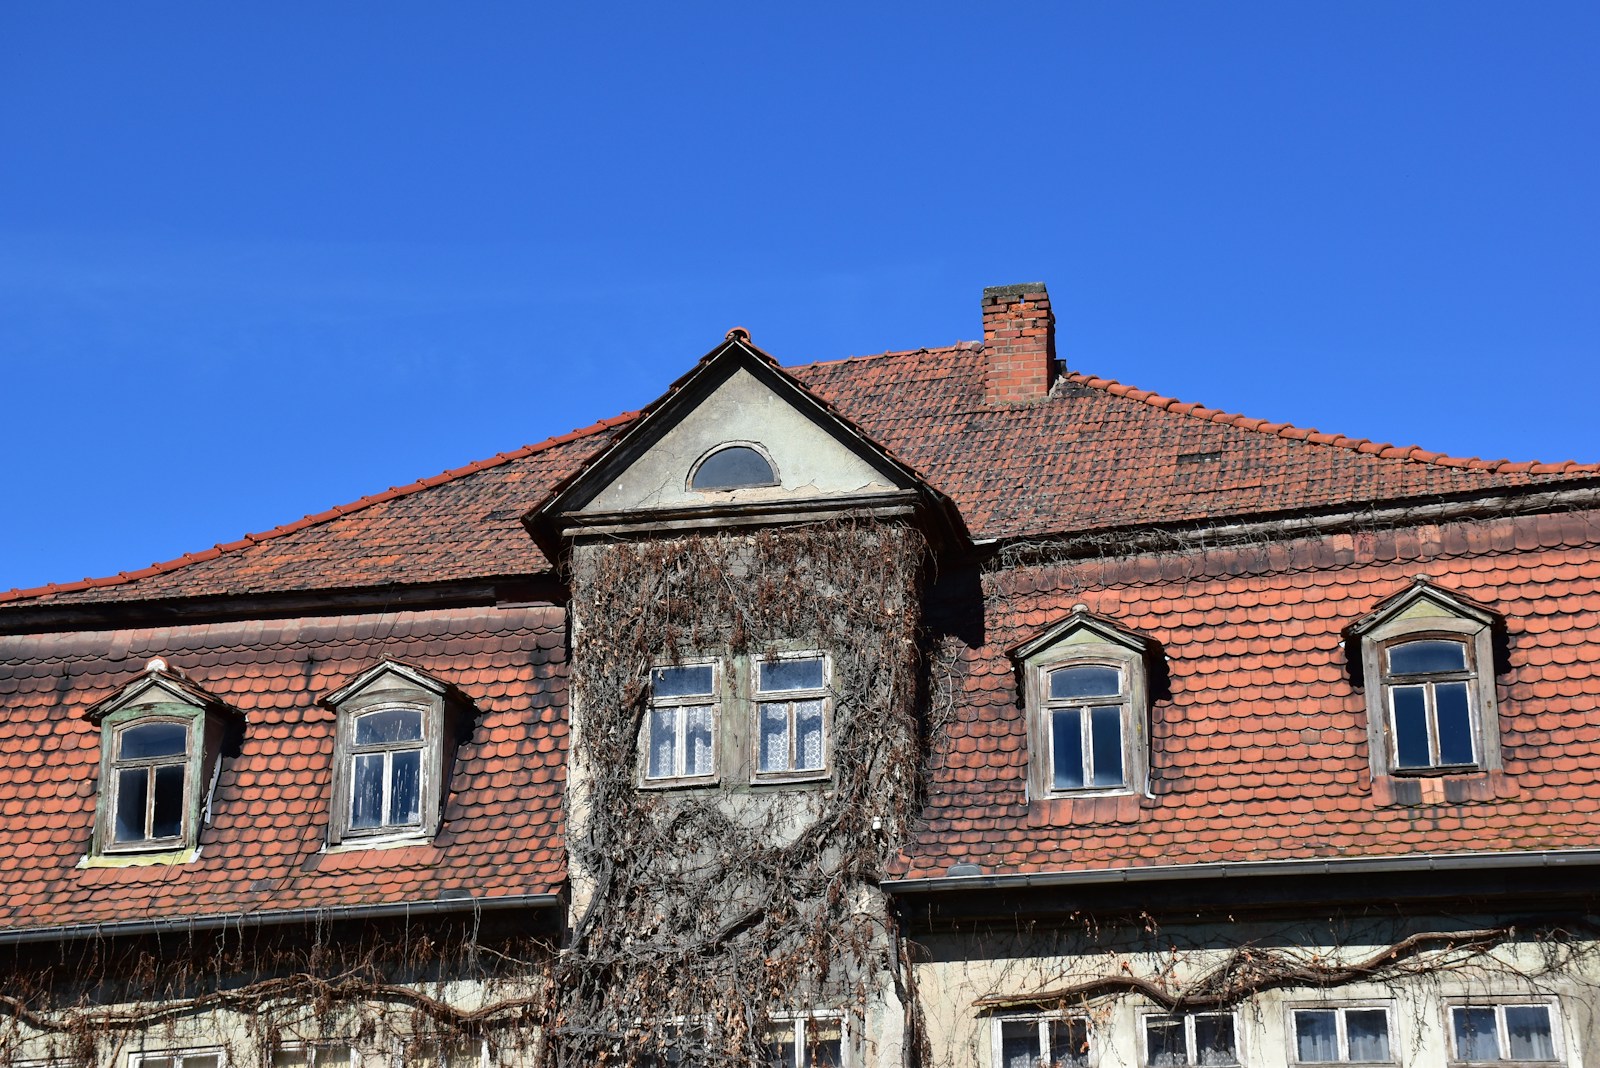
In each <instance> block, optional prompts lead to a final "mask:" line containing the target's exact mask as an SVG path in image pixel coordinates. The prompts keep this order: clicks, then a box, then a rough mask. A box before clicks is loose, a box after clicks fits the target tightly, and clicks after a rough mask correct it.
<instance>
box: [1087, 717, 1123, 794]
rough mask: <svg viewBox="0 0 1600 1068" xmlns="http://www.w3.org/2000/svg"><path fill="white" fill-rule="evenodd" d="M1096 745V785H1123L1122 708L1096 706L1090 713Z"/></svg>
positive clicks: (1091, 731) (1090, 731)
mask: <svg viewBox="0 0 1600 1068" xmlns="http://www.w3.org/2000/svg"><path fill="white" fill-rule="evenodd" d="M1089 737H1090V740H1091V742H1092V743H1093V746H1094V783H1093V785H1095V786H1121V785H1122V709H1121V708H1120V707H1118V708H1096V709H1094V710H1093V711H1091V712H1090V713H1089Z"/></svg>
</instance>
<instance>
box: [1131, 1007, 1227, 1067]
mask: <svg viewBox="0 0 1600 1068" xmlns="http://www.w3.org/2000/svg"><path fill="white" fill-rule="evenodd" d="M1201 1016H1227V1017H1229V1018H1230V1019H1232V1020H1233V1060H1232V1061H1231V1062H1230V1063H1228V1064H1226V1065H1217V1066H1216V1068H1239V1066H1241V1065H1243V1064H1244V1059H1243V1057H1242V1055H1241V1052H1240V1047H1242V1046H1243V1045H1244V1030H1243V1027H1242V1025H1241V1021H1240V1018H1239V1013H1238V1012H1237V1011H1230V1010H1226V1009H1223V1010H1215V1011H1214V1010H1206V1009H1201V1010H1196V1011H1194V1012H1145V1013H1141V1014H1140V1016H1139V1060H1138V1062H1137V1063H1138V1064H1139V1065H1140V1066H1141V1068H1153V1066H1152V1065H1151V1064H1150V1030H1149V1025H1150V1021H1152V1020H1157V1019H1160V1020H1170V1019H1172V1018H1173V1017H1179V1018H1181V1019H1182V1020H1183V1044H1184V1053H1183V1055H1184V1062H1183V1063H1184V1068H1195V1066H1198V1065H1199V1064H1200V1062H1199V1060H1197V1059H1196V1057H1195V1037H1194V1024H1195V1020H1196V1019H1197V1018H1198V1017H1201Z"/></svg>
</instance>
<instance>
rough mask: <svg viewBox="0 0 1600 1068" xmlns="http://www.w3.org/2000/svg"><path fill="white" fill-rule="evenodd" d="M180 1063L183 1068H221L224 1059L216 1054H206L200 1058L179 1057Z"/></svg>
mask: <svg viewBox="0 0 1600 1068" xmlns="http://www.w3.org/2000/svg"><path fill="white" fill-rule="evenodd" d="M177 1061H178V1063H179V1064H180V1065H181V1066H182V1068H221V1064H222V1058H221V1057H219V1056H217V1055H216V1054H215V1053H205V1054H202V1055H200V1056H198V1057H179V1058H177Z"/></svg>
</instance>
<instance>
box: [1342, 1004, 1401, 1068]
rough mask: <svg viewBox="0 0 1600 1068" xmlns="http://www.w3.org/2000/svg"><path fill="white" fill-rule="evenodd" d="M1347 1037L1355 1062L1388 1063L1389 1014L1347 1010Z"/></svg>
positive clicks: (1377, 1011)
mask: <svg viewBox="0 0 1600 1068" xmlns="http://www.w3.org/2000/svg"><path fill="white" fill-rule="evenodd" d="M1344 1031H1345V1037H1346V1038H1347V1039H1348V1040H1349V1043H1350V1059H1351V1060H1353V1061H1388V1060H1390V1059H1391V1057H1390V1054H1389V1014H1388V1013H1386V1012H1384V1011H1383V1010H1382V1009H1347V1010H1345V1014H1344Z"/></svg>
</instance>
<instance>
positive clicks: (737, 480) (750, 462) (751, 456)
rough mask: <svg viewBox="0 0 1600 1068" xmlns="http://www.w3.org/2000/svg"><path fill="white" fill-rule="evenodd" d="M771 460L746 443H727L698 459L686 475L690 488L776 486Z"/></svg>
mask: <svg viewBox="0 0 1600 1068" xmlns="http://www.w3.org/2000/svg"><path fill="white" fill-rule="evenodd" d="M777 484H778V476H777V474H776V473H775V472H774V471H773V470H772V461H770V460H768V459H767V458H766V457H765V456H763V455H762V454H761V451H760V450H759V449H755V448H753V447H751V446H749V445H726V446H723V447H722V448H720V449H717V450H716V451H715V452H713V453H711V454H710V455H709V456H707V457H706V458H705V459H703V460H701V461H700V465H699V466H698V467H696V468H695V469H694V474H693V475H691V476H690V477H689V488H690V489H697V490H732V489H744V488H746V487H750V486H776V485H777Z"/></svg>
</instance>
